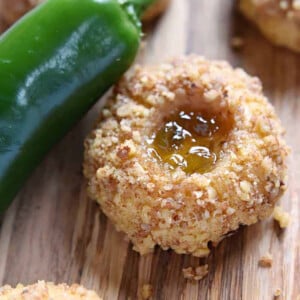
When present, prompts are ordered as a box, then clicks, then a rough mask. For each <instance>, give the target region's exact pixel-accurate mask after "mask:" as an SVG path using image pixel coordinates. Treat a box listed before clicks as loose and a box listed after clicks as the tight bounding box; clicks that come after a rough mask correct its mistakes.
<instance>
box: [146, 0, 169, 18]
mask: <svg viewBox="0 0 300 300" xmlns="http://www.w3.org/2000/svg"><path fill="white" fill-rule="evenodd" d="M169 4H170V0H156V1H155V2H154V3H153V4H152V5H151V6H150V7H149V8H148V9H147V10H146V11H145V13H144V15H143V17H142V21H143V22H149V21H152V20H153V19H155V18H157V17H158V16H159V15H161V14H162V13H163V12H164V11H165V10H166V9H167V7H168V6H169Z"/></svg>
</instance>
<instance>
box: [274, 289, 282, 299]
mask: <svg viewBox="0 0 300 300" xmlns="http://www.w3.org/2000/svg"><path fill="white" fill-rule="evenodd" d="M280 296H281V289H279V288H277V289H276V290H275V292H274V297H275V298H278V297H280Z"/></svg>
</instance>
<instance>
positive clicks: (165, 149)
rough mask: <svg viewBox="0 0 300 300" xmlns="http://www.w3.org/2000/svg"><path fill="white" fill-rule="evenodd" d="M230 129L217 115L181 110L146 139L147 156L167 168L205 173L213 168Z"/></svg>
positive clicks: (220, 116) (227, 123)
mask: <svg viewBox="0 0 300 300" xmlns="http://www.w3.org/2000/svg"><path fill="white" fill-rule="evenodd" d="M230 129H231V122H229V121H228V120H225V118H224V117H223V116H222V115H221V114H213V113H196V112H191V111H183V110H182V111H179V112H177V113H175V114H173V115H171V117H170V118H169V119H168V120H167V121H166V122H165V123H164V125H163V126H162V127H161V128H160V129H159V130H158V132H156V133H154V134H153V135H152V136H151V138H149V139H148V154H149V155H151V156H152V157H154V158H156V159H157V160H159V161H161V162H163V163H167V164H168V165H169V167H170V168H171V169H175V168H177V167H181V168H182V169H183V170H184V171H185V172H186V173H189V174H190V173H194V172H197V173H206V172H209V171H210V170H211V169H212V168H213V167H214V166H215V164H216V162H217V160H218V158H219V156H220V152H221V148H222V145H223V143H224V142H225V141H226V139H227V136H228V133H229V130H230Z"/></svg>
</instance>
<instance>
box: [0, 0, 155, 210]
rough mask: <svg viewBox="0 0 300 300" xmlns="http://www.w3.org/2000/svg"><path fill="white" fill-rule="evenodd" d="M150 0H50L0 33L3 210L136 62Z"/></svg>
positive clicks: (0, 191)
mask: <svg viewBox="0 0 300 300" xmlns="http://www.w3.org/2000/svg"><path fill="white" fill-rule="evenodd" d="M131 2H132V3H131ZM151 2H152V1H151V0H132V1H121V0H119V1H117V0H48V1H46V2H45V3H43V4H41V5H40V6H38V7H37V8H36V9H34V10H33V11H31V12H30V13H29V14H28V15H26V16H25V17H24V18H22V19H21V20H20V21H19V22H17V23H16V24H15V25H14V26H13V27H12V28H11V29H10V30H8V31H7V32H6V33H5V34H4V35H3V36H1V37H0V212H1V211H4V210H5V209H6V208H7V207H8V205H9V204H10V202H11V201H12V200H13V198H14V196H15V195H16V194H17V192H18V191H19V189H20V188H21V187H22V185H23V184H24V182H25V180H26V179H27V177H28V176H29V174H30V173H31V172H32V171H33V169H34V168H35V167H36V166H37V164H38V163H39V162H40V161H41V160H42V158H43V157H44V155H45V154H46V153H47V152H48V150H49V149H50V148H51V146H52V145H53V144H55V143H56V142H57V141H58V140H59V139H61V137H62V136H63V135H64V134H66V133H67V132H68V131H69V130H70V128H71V127H72V126H73V125H74V124H75V123H76V122H77V121H78V120H79V119H80V118H81V117H82V116H83V115H84V113H85V112H86V111H87V110H88V109H89V108H90V107H91V106H92V104H93V103H95V101H96V100H97V99H99V97H100V96H101V95H103V93H104V92H105V91H106V90H107V89H108V88H109V87H110V86H111V85H112V84H114V83H115V82H116V81H117V80H118V79H119V78H120V76H121V75H122V74H123V73H124V72H125V71H126V70H127V69H128V67H129V66H130V65H131V64H132V62H133V60H134V58H135V55H136V53H137V50H138V47H139V41H140V28H139V21H138V17H137V15H136V13H135V12H136V11H137V12H138V13H141V12H142V10H143V9H144V8H146V6H147V5H148V4H150V3H151ZM144 6H145V7H144Z"/></svg>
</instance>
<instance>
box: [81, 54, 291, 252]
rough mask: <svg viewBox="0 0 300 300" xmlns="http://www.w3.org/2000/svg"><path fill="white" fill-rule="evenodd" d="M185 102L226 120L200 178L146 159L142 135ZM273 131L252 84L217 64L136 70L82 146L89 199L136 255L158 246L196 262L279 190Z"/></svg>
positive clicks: (262, 211) (279, 159)
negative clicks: (224, 134)
mask: <svg viewBox="0 0 300 300" xmlns="http://www.w3.org/2000/svg"><path fill="white" fill-rule="evenodd" d="M185 105H187V106H189V107H197V109H198V107H199V108H201V107H205V108H208V107H210V108H211V109H221V110H222V112H223V113H226V114H228V115H231V116H232V117H233V120H234V129H233V130H232V132H231V133H230V134H229V136H228V139H227V142H226V143H224V145H223V149H222V151H223V158H222V159H220V160H219V162H218V163H217V165H216V167H215V168H214V169H213V170H212V171H211V172H209V173H205V174H198V173H194V174H191V175H188V174H186V173H184V172H183V171H182V170H181V169H177V170H176V171H172V172H170V170H169V168H168V166H166V165H164V164H162V163H159V162H157V161H155V160H153V159H151V158H149V156H148V154H147V146H146V139H147V137H149V136H150V135H151V133H152V132H153V131H155V129H157V128H159V127H160V124H161V123H162V122H163V121H162V120H163V119H164V117H166V116H169V115H170V114H171V113H172V112H173V111H174V110H178V108H179V107H181V106H185ZM282 134H283V129H282V127H281V124H280V121H279V119H278V118H277V116H276V114H275V112H274V109H273V107H272V106H271V105H270V104H269V102H268V101H267V99H266V98H265V97H264V96H263V94H262V88H261V83H260V81H259V80H258V79H257V78H252V77H250V76H248V75H247V74H246V73H245V72H243V71H242V70H240V69H232V68H231V67H230V66H229V65H228V64H227V63H225V62H219V61H207V60H205V59H204V58H201V57H197V56H189V57H186V58H185V57H183V58H178V59H175V60H173V61H172V62H171V63H167V64H163V65H160V66H153V67H143V68H142V67H136V68H135V70H134V72H133V74H132V75H127V76H126V77H124V78H123V80H122V81H121V82H120V83H119V85H118V86H117V87H116V88H115V92H114V95H113V96H112V98H111V99H110V101H109V102H108V104H107V107H106V108H105V109H104V110H103V111H102V113H101V117H100V121H99V123H98V124H97V126H96V128H95V129H94V130H93V131H92V132H91V134H90V135H89V136H88V137H87V139H86V141H85V161H84V173H85V176H86V177H87V178H88V180H89V187H88V191H89V195H90V197H91V198H92V199H95V200H96V201H98V203H99V204H100V205H101V208H102V210H103V211H104V213H105V214H106V215H107V216H108V217H109V218H110V219H111V220H112V221H113V222H114V224H115V225H116V227H117V229H119V230H122V231H124V232H126V233H127V234H128V236H129V238H130V239H131V241H132V242H133V244H134V249H135V250H137V251H139V252H140V253H142V254H144V253H148V252H150V251H151V250H153V248H154V246H155V245H156V244H158V245H160V246H161V247H162V248H163V249H168V248H172V249H174V250H175V251H176V252H177V253H191V254H193V255H195V256H205V255H207V254H208V253H209V249H208V246H207V245H208V242H209V241H212V242H213V243H214V244H216V243H217V242H219V241H220V240H221V239H222V238H223V237H224V236H225V235H226V234H227V233H228V232H230V231H233V230H236V229H237V228H238V227H239V225H240V224H247V225H249V224H253V223H255V222H257V221H258V220H260V219H263V218H265V217H267V216H269V215H270V214H271V213H272V211H273V207H274V204H275V202H276V201H277V199H278V198H279V196H280V195H281V194H282V192H283V190H284V189H285V186H286V165H285V158H286V156H287V153H288V149H287V147H286V144H285V142H284V140H283V138H282Z"/></svg>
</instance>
